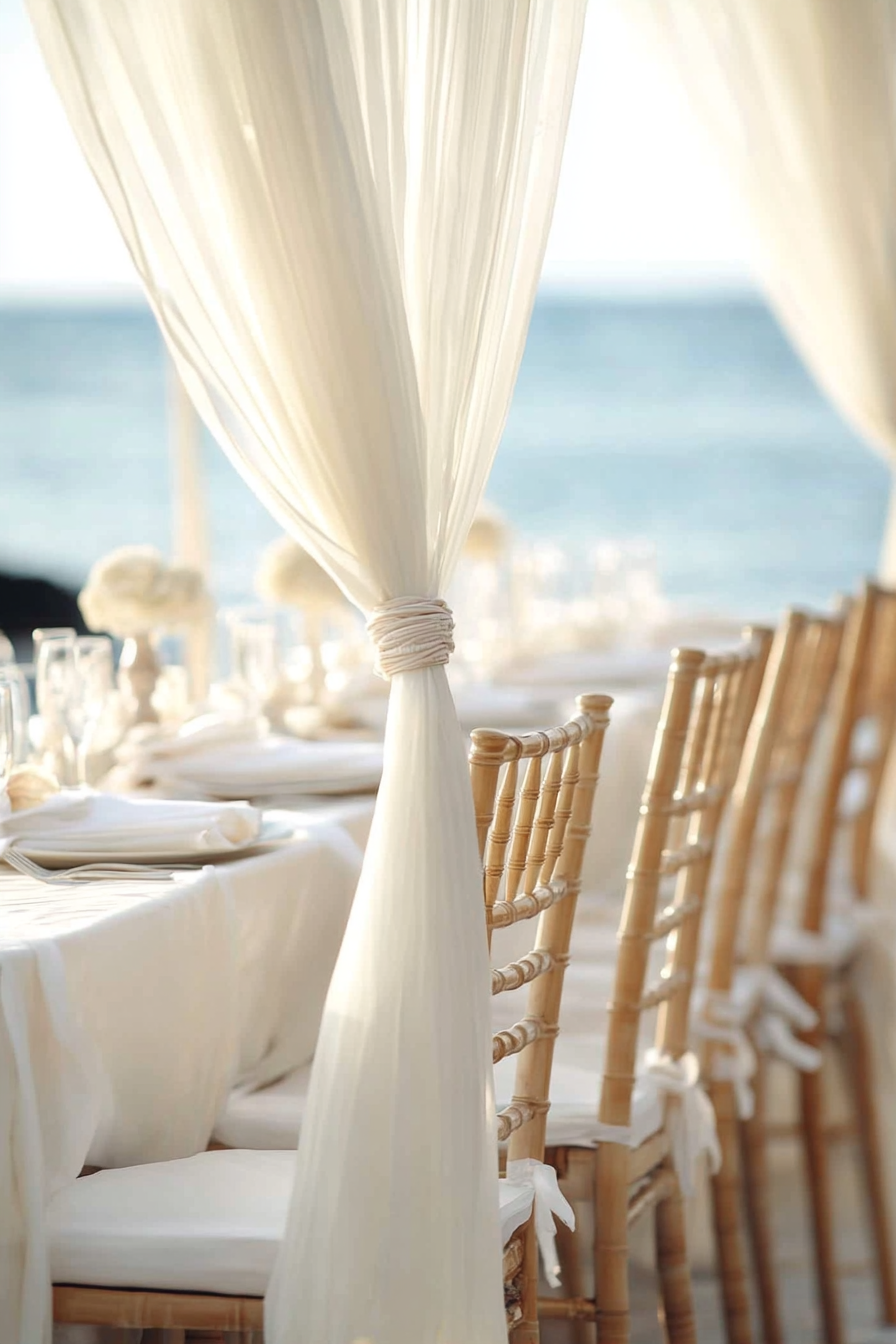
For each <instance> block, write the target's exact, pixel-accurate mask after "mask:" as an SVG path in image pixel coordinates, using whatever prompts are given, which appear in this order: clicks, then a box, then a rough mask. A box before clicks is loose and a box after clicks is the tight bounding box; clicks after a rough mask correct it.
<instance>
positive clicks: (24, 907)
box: [0, 798, 373, 1344]
mask: <svg viewBox="0 0 896 1344" xmlns="http://www.w3.org/2000/svg"><path fill="white" fill-rule="evenodd" d="M372 812H373V800H372V798H363V799H346V800H341V801H333V802H330V803H327V804H323V805H321V806H318V807H315V808H313V809H310V810H308V811H305V812H300V813H291V814H289V819H290V821H291V822H292V823H293V824H294V826H295V836H294V839H292V840H290V841H289V842H285V843H283V844H282V845H280V846H278V847H276V848H274V849H271V850H268V851H266V852H262V853H258V854H256V855H254V856H252V857H247V858H243V859H235V860H232V861H231V862H228V863H222V864H217V865H214V866H212V865H209V866H207V867H205V868H203V869H202V870H201V871H198V872H195V873H182V874H178V875H177V877H176V878H175V879H174V880H172V881H171V882H166V883H161V884H158V883H150V882H146V881H136V882H135V881H126V882H117V881H116V882H92V883H87V884H78V885H76V886H73V885H69V886H58V885H49V884H46V883H42V882H38V881H35V880H33V879H31V878H26V877H23V876H20V875H18V874H16V873H13V872H12V871H11V870H8V869H5V868H0V1234H2V1244H0V1251H2V1256H0V1339H2V1340H3V1341H9V1342H10V1344H13V1341H19V1340H21V1341H22V1344H25V1342H26V1341H27V1344H38V1342H39V1341H41V1340H42V1339H43V1338H44V1337H45V1335H44V1331H45V1318H44V1316H43V1313H44V1312H45V1311H46V1310H47V1309H48V1293H47V1288H48V1284H49V1275H48V1264H47V1249H46V1245H45V1240H44V1232H43V1207H44V1203H45V1200H46V1198H47V1197H48V1196H49V1195H51V1194H52V1193H53V1191H54V1190H56V1189H58V1188H59V1187H60V1186H61V1185H63V1184H65V1183H67V1182H68V1181H71V1180H73V1179H74V1178H75V1177H76V1176H77V1175H78V1173H79V1171H80V1170H81V1169H82V1167H83V1166H84V1165H96V1166H122V1165H127V1164H131V1163H139V1162H150V1161H158V1160H164V1159H168V1158H174V1157H182V1156H187V1155H189V1154H191V1153H194V1152H197V1151H201V1150H202V1149H203V1148H204V1147H205V1146H206V1144H207V1142H208V1139H209V1137H210V1135H211V1131H212V1126H213V1124H214V1120H215V1116H216V1114H217V1112H218V1109H219V1107H220V1105H221V1103H222V1101H223V1100H224V1098H225V1096H226V1094H227V1091H228V1089H229V1088H230V1087H231V1086H232V1085H234V1084H236V1083H246V1084H249V1085H252V1084H255V1085H259V1084H262V1083H264V1082H266V1081H269V1080H271V1079H273V1078H276V1077H277V1076H279V1075H280V1074H282V1073H283V1072H285V1071H286V1070H289V1069H291V1068H293V1067H296V1066H298V1065H300V1064H302V1063H306V1062H307V1061H308V1060H310V1058H311V1057H312V1055H313V1053H314V1045H315V1041H316V1037H317V1031H318V1027H319V1023H320V1015H321V1012H322V1009H323V1002H324V998H325V995H326V991H327V986H328V983H329V979H330V974H331V971H332V968H333V965H334V963H335V960H336V955H337V953H338V950H339V945H340V942H341V939H342V934H343V931H344V928H345V922H346V919H347V917H348V913H349V910H350V908H351V902H352V898H353V896H354V891H355V885H356V882H357V876H358V872H359V869H360V863H361V855H362V852H363V846H364V844H365V842H366V836H367V831H368V828H369V825H370V820H371V816H372Z"/></svg>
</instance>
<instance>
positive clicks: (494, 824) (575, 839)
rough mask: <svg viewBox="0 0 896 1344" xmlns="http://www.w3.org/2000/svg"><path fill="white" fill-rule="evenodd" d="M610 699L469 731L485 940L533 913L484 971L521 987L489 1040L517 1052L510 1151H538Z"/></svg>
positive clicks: (506, 1129) (583, 700)
mask: <svg viewBox="0 0 896 1344" xmlns="http://www.w3.org/2000/svg"><path fill="white" fill-rule="evenodd" d="M611 704H612V700H611V698H610V697H609V696H606V695H583V696H580V697H579V699H578V701H577V709H578V713H577V715H576V716H575V718H573V719H571V720H570V722H569V723H566V724H564V725H563V726H562V727H560V728H553V729H550V730H548V731H545V732H534V733H526V734H523V735H520V736H515V735H512V734H508V733H501V732H497V731H496V730H494V729H477V730H476V731H475V732H474V733H473V735H472V742H473V745H472V750H471V752H470V773H471V777H472V783H473V799H474V806H475V811H476V826H477V833H478V836H479V844H480V850H481V853H482V861H483V891H484V897H485V908H486V924H487V927H488V935H489V945H491V935H492V931H493V930H494V929H495V928H502V927H506V926H507V925H508V924H511V923H516V922H518V921H519V920H521V919H532V918H534V917H535V916H538V917H539V919H538V927H537V932H536V935H535V940H534V944H535V945H534V947H533V948H532V950H531V951H530V952H529V953H527V954H526V955H525V956H523V957H521V958H519V959H517V960H515V961H512V962H509V963H508V964H507V965H505V966H502V967H500V968H499V969H496V970H493V971H492V993H493V994H502V993H504V992H506V991H509V990H514V989H518V988H520V987H521V986H523V985H528V986H529V991H528V999H527V1004H526V1014H525V1017H524V1018H523V1020H522V1021H520V1022H515V1023H513V1024H512V1025H510V1026H508V1027H507V1029H506V1030H502V1031H499V1032H497V1033H496V1034H495V1036H494V1038H493V1042H492V1057H493V1059H494V1060H495V1062H497V1061H498V1060H499V1059H503V1058H504V1057H505V1056H506V1055H510V1054H516V1055H518V1059H517V1065H516V1081H515V1086H514V1095H513V1098H512V1101H511V1103H510V1105H509V1106H507V1107H505V1109H504V1110H503V1111H502V1112H501V1114H500V1115H499V1116H498V1134H499V1137H500V1138H501V1139H502V1140H504V1139H509V1140H510V1142H509V1148H508V1157H509V1158H510V1159H514V1158H521V1157H532V1158H536V1159H537V1160H539V1161H541V1160H543V1157H544V1136H545V1119H546V1115H547V1110H548V1106H549V1097H550V1081H551V1065H552V1062H553V1051H554V1038H555V1037H556V1034H557V1030H558V1023H559V1017H560V1000H561V996H562V992H563V977H564V974H565V971H566V966H567V963H568V961H569V945H570V939H571V936H572V927H573V920H574V917H575V909H576V898H577V896H578V892H579V887H580V885H581V875H582V863H583V860H584V856H585V845H586V842H587V839H588V836H589V834H590V832H591V813H592V809H593V805H594V794H595V789H596V787H597V776H598V769H599V765H600V756H601V750H602V747H603V740H604V733H605V732H606V728H607V724H608V722H609V710H610V706H611Z"/></svg>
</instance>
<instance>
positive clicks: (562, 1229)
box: [556, 1222, 596, 1344]
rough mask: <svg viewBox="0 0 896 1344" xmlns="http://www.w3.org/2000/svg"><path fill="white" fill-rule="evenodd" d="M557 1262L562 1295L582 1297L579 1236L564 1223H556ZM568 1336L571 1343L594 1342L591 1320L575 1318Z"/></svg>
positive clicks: (583, 1290) (587, 1343)
mask: <svg viewBox="0 0 896 1344" xmlns="http://www.w3.org/2000/svg"><path fill="white" fill-rule="evenodd" d="M556 1235H557V1262H558V1264H559V1265H560V1282H561V1283H562V1284H563V1295H564V1297H573V1298H580V1299H581V1298H584V1296H585V1288H584V1284H583V1282H582V1262H581V1259H580V1254H581V1237H580V1236H579V1233H578V1231H576V1230H572V1229H570V1228H568V1227H567V1226H566V1224H565V1223H561V1222H558V1223H557V1224H556ZM569 1338H570V1340H572V1344H594V1341H595V1338H596V1336H595V1330H594V1325H593V1324H592V1322H591V1321H583V1320H576V1321H573V1322H572V1324H571V1326H570V1333H569Z"/></svg>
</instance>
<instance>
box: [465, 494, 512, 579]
mask: <svg viewBox="0 0 896 1344" xmlns="http://www.w3.org/2000/svg"><path fill="white" fill-rule="evenodd" d="M509 543H510V526H509V524H508V522H507V519H506V518H505V517H504V514H503V513H502V512H501V510H500V509H497V508H495V506H494V504H489V502H488V500H485V499H484V500H482V502H481V503H480V505H479V508H478V509H477V510H476V516H475V518H474V519H473V521H472V523H471V524H470V530H469V532H468V533H467V539H466V541H465V542H464V556H465V558H466V559H467V560H472V561H473V562H474V564H487V565H497V564H500V562H501V560H502V559H503V558H504V555H505V552H506V551H507V547H508V545H509Z"/></svg>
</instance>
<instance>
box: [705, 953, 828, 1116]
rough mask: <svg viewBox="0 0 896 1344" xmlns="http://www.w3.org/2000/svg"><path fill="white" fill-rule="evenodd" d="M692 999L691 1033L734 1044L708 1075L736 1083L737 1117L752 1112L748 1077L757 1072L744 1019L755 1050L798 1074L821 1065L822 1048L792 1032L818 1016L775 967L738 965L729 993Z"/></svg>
mask: <svg viewBox="0 0 896 1344" xmlns="http://www.w3.org/2000/svg"><path fill="white" fill-rule="evenodd" d="M694 1001H695V1008H696V1010H697V1011H696V1017H695V1022H694V1034H695V1035H697V1036H702V1037H704V1038H705V1039H707V1040H720V1041H726V1042H727V1043H728V1044H729V1045H730V1046H732V1047H733V1050H732V1053H731V1054H729V1055H728V1056H727V1057H726V1056H721V1057H717V1058H716V1059H715V1060H714V1061H713V1066H712V1073H713V1077H715V1078H726V1079H729V1080H730V1081H732V1082H733V1083H734V1084H735V1088H736V1089H737V1104H738V1114H739V1115H740V1118H741V1119H742V1120H749V1119H750V1118H751V1117H752V1115H753V1110H754V1100H753V1096H752V1089H751V1088H750V1087H749V1080H750V1078H752V1076H753V1074H754V1073H755V1071H756V1057H755V1052H754V1051H753V1047H752V1046H751V1044H750V1041H749V1038H748V1037H747V1034H746V1030H745V1028H746V1025H747V1023H748V1022H750V1021H752V1023H753V1038H754V1040H755V1042H756V1045H757V1046H758V1047H759V1049H760V1050H762V1051H765V1052H768V1053H770V1054H773V1055H776V1056H777V1057H778V1058H779V1059H782V1060H784V1061H785V1063H787V1064H790V1065H791V1066H792V1067H793V1068H795V1069H799V1070H800V1072H802V1073H814V1072H815V1070H816V1069H818V1068H819V1067H820V1065H821V1052H820V1051H819V1050H816V1049H815V1047H814V1046H811V1045H806V1044H805V1042H804V1041H800V1040H799V1039H798V1038H797V1037H796V1036H795V1035H794V1032H795V1031H810V1030H811V1029H812V1027H814V1026H815V1025H816V1023H817V1021H818V1015H817V1014H816V1012H815V1010H814V1009H813V1008H811V1007H810V1006H809V1004H808V1003H806V1000H805V999H804V998H802V996H801V995H800V994H798V993H797V992H796V990H795V989H794V988H793V986H792V985H791V984H789V983H788V982H787V981H786V980H785V979H784V977H783V976H782V975H780V974H779V973H778V972H777V971H776V970H775V969H774V967H772V966H742V967H739V968H738V970H737V972H736V974H735V981H734V987H733V990H732V992H731V994H721V993H718V992H713V993H711V994H709V993H704V994H702V995H700V994H697V995H695V996H694Z"/></svg>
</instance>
